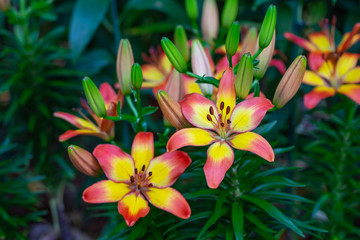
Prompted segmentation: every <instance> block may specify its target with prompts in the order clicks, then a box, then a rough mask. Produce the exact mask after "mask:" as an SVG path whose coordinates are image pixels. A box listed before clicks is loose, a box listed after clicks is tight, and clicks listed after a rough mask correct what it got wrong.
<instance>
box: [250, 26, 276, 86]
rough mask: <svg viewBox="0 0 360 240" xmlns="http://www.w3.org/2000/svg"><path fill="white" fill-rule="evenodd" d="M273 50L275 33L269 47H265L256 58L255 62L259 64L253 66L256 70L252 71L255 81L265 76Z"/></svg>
mask: <svg viewBox="0 0 360 240" xmlns="http://www.w3.org/2000/svg"><path fill="white" fill-rule="evenodd" d="M258 41H259V38H258ZM274 49H275V31H274V34H273V36H272V40H271V42H270V44H269V46H267V47H266V48H265V49H264V50H263V51H262V52H261V53H260V55H259V56H258V57H257V58H256V60H258V61H259V64H258V65H256V66H255V67H256V68H255V69H254V77H255V78H256V79H261V78H262V77H263V76H264V75H265V73H266V70H267V68H268V67H269V64H270V61H271V59H272V57H273V54H274Z"/></svg>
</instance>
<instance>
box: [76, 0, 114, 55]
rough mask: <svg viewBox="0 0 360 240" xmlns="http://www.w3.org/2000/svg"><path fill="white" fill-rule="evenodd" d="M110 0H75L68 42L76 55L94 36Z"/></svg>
mask: <svg viewBox="0 0 360 240" xmlns="http://www.w3.org/2000/svg"><path fill="white" fill-rule="evenodd" d="M109 3H110V0H101V1H99V0H77V1H76V3H75V7H74V10H73V12H72V16H71V21H70V30H69V31H70V32H69V42H70V48H71V50H72V51H73V53H74V55H75V56H78V55H79V54H80V53H81V52H82V51H83V50H84V49H85V47H86V46H87V45H88V43H89V42H90V40H91V39H92V37H93V36H94V34H95V32H96V30H97V28H98V27H99V25H100V23H101V22H102V21H103V19H104V17H105V14H106V11H107V9H108V7H109Z"/></svg>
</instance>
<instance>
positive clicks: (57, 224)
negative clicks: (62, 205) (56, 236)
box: [49, 197, 60, 233]
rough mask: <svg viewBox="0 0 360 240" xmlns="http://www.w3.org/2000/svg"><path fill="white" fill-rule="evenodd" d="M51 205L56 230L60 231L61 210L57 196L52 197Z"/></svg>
mask: <svg viewBox="0 0 360 240" xmlns="http://www.w3.org/2000/svg"><path fill="white" fill-rule="evenodd" d="M49 205H50V212H51V218H52V223H53V228H54V232H55V233H60V222H59V212H58V207H57V199H56V197H51V198H50V203H49Z"/></svg>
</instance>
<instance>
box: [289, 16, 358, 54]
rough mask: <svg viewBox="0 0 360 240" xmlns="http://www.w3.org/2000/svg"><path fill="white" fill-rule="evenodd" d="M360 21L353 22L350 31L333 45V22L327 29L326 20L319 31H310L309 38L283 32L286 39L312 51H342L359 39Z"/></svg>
mask: <svg viewBox="0 0 360 240" xmlns="http://www.w3.org/2000/svg"><path fill="white" fill-rule="evenodd" d="M359 31H360V23H357V24H355V26H354V28H353V29H352V31H351V32H347V33H345V34H344V35H343V37H342V40H341V42H340V43H339V45H338V46H337V47H336V46H335V39H334V36H335V23H333V24H332V27H331V31H329V27H328V23H327V20H324V23H323V29H322V30H321V31H319V32H314V33H310V34H309V35H308V38H309V40H307V39H304V38H301V37H298V36H296V35H295V34H293V33H289V32H287V33H285V34H284V36H285V38H287V39H288V40H290V41H292V42H294V43H296V44H297V45H299V46H300V47H302V48H304V49H306V50H308V51H309V52H313V53H335V52H336V53H342V52H344V51H346V50H347V49H349V48H350V47H351V46H353V45H354V44H355V43H356V42H358V41H359V40H360V34H359Z"/></svg>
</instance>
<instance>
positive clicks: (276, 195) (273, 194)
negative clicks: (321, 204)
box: [254, 191, 315, 204]
mask: <svg viewBox="0 0 360 240" xmlns="http://www.w3.org/2000/svg"><path fill="white" fill-rule="evenodd" d="M254 195H256V196H258V197H261V198H271V199H274V198H276V199H283V200H288V201H301V202H304V203H310V204H314V203H315V202H314V201H311V200H309V199H307V198H304V197H301V196H298V195H295V194H289V193H284V192H277V191H265V192H257V193H254Z"/></svg>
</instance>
